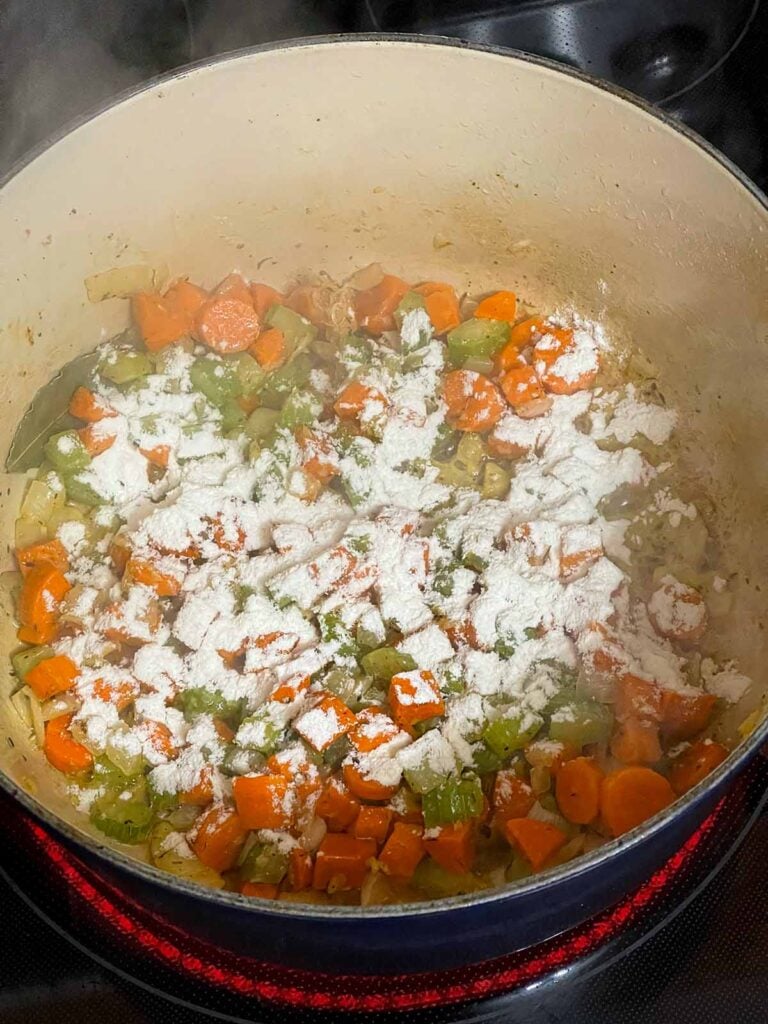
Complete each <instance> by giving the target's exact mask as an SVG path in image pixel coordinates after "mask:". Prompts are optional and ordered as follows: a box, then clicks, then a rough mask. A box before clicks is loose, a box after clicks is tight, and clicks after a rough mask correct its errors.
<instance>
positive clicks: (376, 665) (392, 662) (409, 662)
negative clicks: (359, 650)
mask: <svg viewBox="0 0 768 1024" xmlns="http://www.w3.org/2000/svg"><path fill="white" fill-rule="evenodd" d="M360 665H361V666H362V669H363V671H364V672H365V673H366V674H367V675H369V676H373V678H374V679H380V680H381V681H382V682H387V683H388V682H389V680H390V679H391V678H392V676H396V675H397V674H398V673H400V672H413V671H414V670H415V669H416V668H417V667H418V666H417V665H416V662H415V661H414V660H413V658H412V657H411V655H410V654H405V652H403V651H398V650H395V648H394V647H379V648H377V649H376V650H375V651H369V652H368V654H364V655H363V657H362V658H361V659H360Z"/></svg>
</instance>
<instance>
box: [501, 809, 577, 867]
mask: <svg viewBox="0 0 768 1024" xmlns="http://www.w3.org/2000/svg"><path fill="white" fill-rule="evenodd" d="M504 833H505V835H506V837H507V839H508V840H509V842H510V843H511V844H512V845H513V846H516V847H517V848H518V849H519V850H520V852H521V853H522V855H523V856H524V857H525V858H526V860H528V861H530V863H531V867H532V868H533V869H534V871H538V870H539V869H540V868H542V867H544V865H545V864H546V862H547V861H548V860H549V858H550V857H553V856H554V855H555V854H556V853H557V851H558V850H559V849H560V847H561V846H564V845H565V843H566V841H567V839H568V837H567V836H566V834H565V832H563V831H562V829H559V828H557V826H555V825H551V824H550V823H549V822H548V821H537V820H536V819H535V818H508V819H507V821H505V822H504Z"/></svg>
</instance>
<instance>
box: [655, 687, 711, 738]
mask: <svg viewBox="0 0 768 1024" xmlns="http://www.w3.org/2000/svg"><path fill="white" fill-rule="evenodd" d="M716 704H717V697H715V696H714V695H713V694H711V693H678V692H677V691H676V690H662V691H661V735H662V736H663V737H664V739H665V740H666V741H667V742H668V743H679V742H680V741H681V740H690V739H693V737H694V736H696V735H697V733H700V732H701V731H702V730H703V729H706V727H707V726H708V725H709V722H710V719H711V718H712V714H713V712H714V710H715V705H716Z"/></svg>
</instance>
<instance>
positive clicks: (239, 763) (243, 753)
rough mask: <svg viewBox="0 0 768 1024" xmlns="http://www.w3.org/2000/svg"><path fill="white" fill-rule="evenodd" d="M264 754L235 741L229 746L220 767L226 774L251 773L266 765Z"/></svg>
mask: <svg viewBox="0 0 768 1024" xmlns="http://www.w3.org/2000/svg"><path fill="white" fill-rule="evenodd" d="M264 761H265V758H264V755H263V754H260V753H259V752H258V751H257V750H246V749H245V748H244V747H238V746H236V745H235V744H234V743H233V744H232V745H231V746H230V747H229V749H228V750H227V752H226V754H225V755H224V759H223V761H222V762H221V764H220V765H219V768H220V769H221V771H222V772H223V774H224V775H250V774H252V773H253V772H258V771H260V769H262V768H263V767H264Z"/></svg>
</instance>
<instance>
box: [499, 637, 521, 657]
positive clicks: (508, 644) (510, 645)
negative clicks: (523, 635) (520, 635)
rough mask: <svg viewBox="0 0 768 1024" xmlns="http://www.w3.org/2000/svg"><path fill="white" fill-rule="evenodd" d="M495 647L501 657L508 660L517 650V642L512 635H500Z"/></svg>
mask: <svg viewBox="0 0 768 1024" xmlns="http://www.w3.org/2000/svg"><path fill="white" fill-rule="evenodd" d="M493 649H494V651H495V652H496V654H498V656H499V657H500V658H502V659H503V660H504V661H507V660H508V659H509V658H511V657H512V656H513V655H514V653H515V651H516V650H517V644H516V643H515V641H514V638H513V637H511V636H500V637H499V639H498V640H497V641H496V643H495V644H494V645H493Z"/></svg>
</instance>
